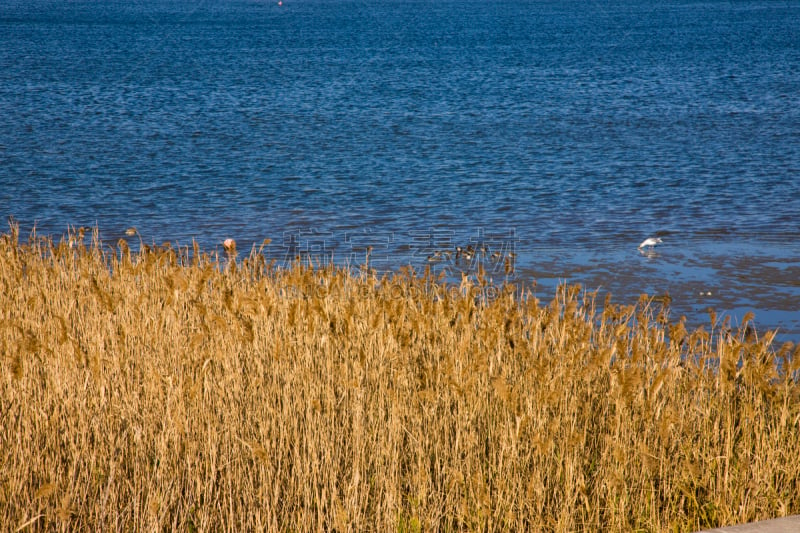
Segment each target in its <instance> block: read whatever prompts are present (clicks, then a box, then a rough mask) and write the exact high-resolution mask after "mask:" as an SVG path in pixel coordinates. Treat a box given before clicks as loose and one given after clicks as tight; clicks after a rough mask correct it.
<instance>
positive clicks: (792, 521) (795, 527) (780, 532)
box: [700, 515, 800, 533]
mask: <svg viewBox="0 0 800 533" xmlns="http://www.w3.org/2000/svg"><path fill="white" fill-rule="evenodd" d="M700 533H800V515H794V516H787V517H786V518H776V519H774V520H762V521H760V522H751V523H749V524H742V525H740V526H725V527H719V528H717V529H707V530H705V531H704V532H700Z"/></svg>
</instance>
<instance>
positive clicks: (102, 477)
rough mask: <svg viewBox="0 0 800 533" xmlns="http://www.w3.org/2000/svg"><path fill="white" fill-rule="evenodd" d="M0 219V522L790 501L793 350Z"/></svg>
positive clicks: (283, 525)
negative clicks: (41, 230) (43, 233)
mask: <svg viewBox="0 0 800 533" xmlns="http://www.w3.org/2000/svg"><path fill="white" fill-rule="evenodd" d="M235 253H236V252H235V251H232V252H229V254H226V253H225V252H224V251H223V252H221V254H220V255H217V253H216V252H209V253H206V252H203V251H202V250H199V249H198V248H197V247H196V246H195V247H194V248H193V249H192V248H190V249H182V248H179V247H177V246H174V247H170V246H161V247H143V248H142V249H141V250H140V251H136V252H135V253H134V252H132V251H131V250H130V249H129V248H128V246H127V244H126V242H125V241H120V243H117V244H116V245H115V246H113V247H109V246H108V245H103V244H101V243H100V242H99V240H98V238H97V235H96V234H95V236H94V238H92V237H91V236H90V235H85V236H84V235H83V234H81V233H78V232H72V233H70V234H68V235H66V236H65V237H64V238H62V239H60V240H58V241H55V240H52V239H49V238H41V237H38V236H36V235H33V236H31V237H29V238H28V239H27V240H24V242H23V240H21V239H20V237H19V235H18V230H17V228H16V227H14V226H12V227H11V229H10V231H9V232H8V233H7V234H3V235H2V236H0V524H3V526H2V529H4V530H11V531H14V530H17V528H20V529H21V530H26V531H45V530H61V529H63V530H87V531H168V530H178V531H259V530H266V531H398V532H401V531H402V532H412V531H634V530H636V531H692V530H696V529H699V528H702V527H707V526H717V525H724V524H730V523H737V522H746V521H751V520H755V519H763V518H771V517H777V516H783V515H786V514H792V513H797V512H800V387H799V386H798V376H799V375H800V349H798V348H797V347H794V346H792V345H790V344H786V345H783V346H777V345H776V343H775V342H774V334H773V333H771V332H756V331H754V330H753V329H752V327H750V325H749V324H750V322H749V321H748V320H745V322H744V323H743V325H742V326H741V327H738V328H733V329H731V328H730V327H728V325H727V324H725V323H717V322H716V321H715V318H714V317H712V319H711V321H710V323H709V325H708V326H706V327H705V328H700V329H694V328H687V327H686V324H685V322H683V321H681V319H680V318H677V319H675V318H672V317H670V315H669V312H668V308H667V307H666V306H667V305H668V302H659V303H656V302H655V301H653V300H652V299H648V298H647V297H642V298H641V299H640V300H639V301H638V302H633V303H632V304H631V305H619V304H615V303H614V302H612V301H606V302H596V301H595V298H594V297H593V295H591V294H587V293H585V292H584V291H582V290H581V289H580V288H579V287H570V286H564V287H561V288H560V289H559V291H558V294H557V296H556V297H555V298H554V299H553V301H551V302H545V303H543V302H540V301H539V300H537V299H536V298H535V297H534V296H533V295H531V294H529V293H526V292H524V291H522V290H521V289H519V288H516V287H514V286H511V285H509V286H500V287H491V286H490V285H488V284H487V282H486V281H485V280H484V279H482V277H481V276H480V274H477V275H474V276H470V277H467V278H465V279H464V281H463V283H461V285H460V286H458V285H456V286H452V285H447V284H445V283H443V282H441V281H438V280H436V279H432V278H431V277H430V276H426V275H416V274H413V273H410V272H405V273H398V274H396V275H393V276H384V277H379V276H377V275H376V274H374V273H373V272H372V271H371V270H370V269H369V265H363V267H362V268H361V269H360V270H359V269H350V270H346V269H342V268H337V267H334V266H325V265H309V264H308V263H307V262H305V263H304V262H300V261H298V262H297V263H296V264H295V265H293V266H291V267H289V268H276V267H275V266H273V265H270V264H269V263H268V262H267V261H266V260H265V259H264V256H263V254H260V253H259V250H258V249H253V250H252V251H251V252H250V253H249V254H246V253H240V254H239V256H238V257H233V255H234V254H235Z"/></svg>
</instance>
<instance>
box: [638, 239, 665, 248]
mask: <svg viewBox="0 0 800 533" xmlns="http://www.w3.org/2000/svg"><path fill="white" fill-rule="evenodd" d="M662 242H664V241H662V240H661V239H660V238H659V237H648V238H646V239H645V240H643V241H642V244H640V245H639V249H640V250H641V249H643V248H644V247H646V246H649V247H650V248H653V247H655V245H656V244H661V243H662Z"/></svg>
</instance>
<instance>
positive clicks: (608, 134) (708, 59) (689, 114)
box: [0, 0, 800, 341]
mask: <svg viewBox="0 0 800 533" xmlns="http://www.w3.org/2000/svg"><path fill="white" fill-rule="evenodd" d="M797 28H800V2H796V1H792V2H780V1H775V2H763V1H746V0H745V1H739V2H693V1H670V2H660V3H653V2H645V1H643V0H617V1H612V2H604V3H593V4H590V5H587V4H586V3H585V2H570V1H566V2H565V1H560V0H559V1H510V0H508V1H507V0H499V1H495V2H477V1H459V2H456V1H452V0H444V1H441V2H426V1H408V0H384V1H379V2H365V1H356V0H353V1H346V0H330V1H322V0H309V1H301V0H285V1H284V2H283V5H282V6H278V5H277V3H276V2H266V1H265V2H255V1H224V2H223V1H221V0H210V1H204V2H190V1H168V0H149V1H134V2H100V1H94V0H85V1H79V2H68V3H64V2H57V1H54V0H53V1H49V0H25V1H22V0H10V1H5V2H3V3H2V5H0V214H2V215H4V216H10V215H13V216H15V217H16V218H17V219H18V220H19V221H20V222H21V224H22V227H23V230H29V229H30V228H31V227H33V226H34V225H35V226H36V227H37V229H38V231H39V232H40V233H53V234H61V233H63V232H65V231H66V229H67V226H68V225H88V226H94V225H97V226H98V227H99V228H100V230H101V233H102V236H103V238H104V239H106V240H108V241H109V242H115V241H116V239H118V238H121V237H123V236H124V230H125V228H127V227H129V226H136V227H137V228H138V229H139V231H140V233H141V235H142V237H143V238H144V240H145V241H147V242H156V243H161V242H164V241H169V242H173V243H174V242H177V243H180V244H188V243H190V242H191V240H192V239H196V240H197V241H198V242H199V243H200V244H201V245H202V246H203V247H206V248H210V247H214V246H219V245H220V243H221V241H222V240H223V239H224V238H226V237H234V238H236V239H237V241H238V242H239V249H240V250H242V249H248V248H249V246H250V245H251V244H252V243H260V242H261V241H262V239H264V238H265V237H269V238H272V239H273V243H272V244H271V245H270V247H269V248H268V252H269V253H270V255H271V257H273V258H276V259H278V260H290V259H291V258H292V257H294V256H295V255H297V254H310V255H312V256H317V257H319V258H322V259H333V260H335V261H337V262H339V263H345V262H350V263H354V262H355V263H357V262H360V261H362V260H363V257H364V254H365V250H366V248H367V246H371V247H372V250H373V251H372V254H371V261H372V264H373V265H374V266H378V267H381V268H387V269H388V268H395V267H396V266H397V265H400V264H405V263H411V264H413V265H415V266H416V267H417V268H418V269H422V268H424V267H425V266H426V265H429V264H430V265H431V266H433V267H434V268H435V269H446V270H447V271H448V272H449V273H450V274H451V275H452V276H453V277H454V278H456V279H458V278H459V277H460V274H459V273H458V271H459V270H461V269H465V268H468V267H475V266H476V265H475V262H476V261H477V260H478V259H481V258H480V257H476V258H474V260H473V261H472V262H471V263H472V264H467V263H466V262H465V261H459V262H458V263H454V262H452V261H450V262H448V261H443V262H441V263H429V262H428V261H427V259H426V258H427V257H428V255H430V254H431V253H433V251H434V250H436V249H445V248H446V249H449V250H454V248H455V246H463V247H466V246H467V245H468V244H470V243H472V244H473V245H477V244H479V243H484V242H485V243H487V244H488V246H489V253H487V255H486V257H484V258H483V261H484V266H485V267H486V268H487V269H488V270H489V272H490V273H491V274H492V275H493V276H494V277H495V278H496V279H502V278H504V277H505V276H506V273H505V270H506V269H505V266H504V265H503V261H500V262H498V263H494V262H492V260H491V258H490V254H491V253H493V252H498V251H499V252H501V253H502V254H503V255H504V257H505V256H506V255H507V254H508V252H513V253H515V254H516V257H515V259H514V265H513V267H514V272H513V275H512V276H511V279H513V280H514V281H517V282H520V283H530V282H531V281H533V280H535V281H536V282H537V284H538V285H537V291H539V292H540V293H541V295H542V297H547V295H548V294H550V293H552V289H553V287H554V286H555V285H556V284H557V283H558V282H559V281H561V280H563V281H568V282H575V283H582V284H584V285H585V286H586V287H587V288H589V289H598V288H599V289H600V290H601V291H610V292H611V293H612V294H613V295H614V298H615V300H616V301H627V300H630V299H631V298H635V297H637V296H638V295H639V294H640V293H641V292H648V293H652V294H663V293H664V292H669V294H670V295H671V297H672V301H673V304H672V306H673V309H674V313H675V315H679V314H686V315H687V316H689V317H690V319H691V320H692V321H694V322H695V323H697V324H700V323H704V322H707V320H708V318H707V315H706V312H705V309H706V308H708V307H710V306H711V307H714V308H716V309H717V311H718V313H719V314H722V315H730V316H731V318H732V321H734V322H736V320H739V319H741V317H742V316H743V315H744V314H745V313H746V312H747V311H749V310H753V311H755V313H756V324H757V326H759V327H761V328H779V329H780V332H781V334H780V337H779V338H780V339H790V340H794V341H798V340H800V303H799V302H800V281H798V280H800V238H798V237H800V217H798V215H797V214H798V213H800V33H798V29H797ZM650 235H659V236H662V237H663V239H664V243H663V244H662V245H661V246H659V247H657V248H656V249H655V254H651V255H643V254H640V253H639V252H638V251H637V249H636V246H637V245H638V243H639V242H640V241H641V240H642V239H644V238H645V237H647V236H650ZM135 241H136V239H134V242H135Z"/></svg>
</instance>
